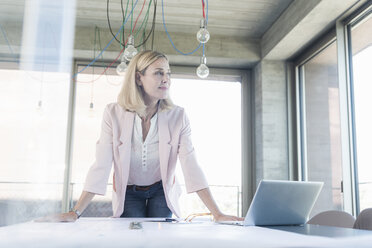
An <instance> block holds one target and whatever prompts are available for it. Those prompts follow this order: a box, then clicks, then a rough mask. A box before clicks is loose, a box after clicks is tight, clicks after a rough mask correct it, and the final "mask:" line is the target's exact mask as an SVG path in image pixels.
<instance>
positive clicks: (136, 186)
mask: <svg viewBox="0 0 372 248" xmlns="http://www.w3.org/2000/svg"><path fill="white" fill-rule="evenodd" d="M159 183H161V181H159V182H156V183H153V184H151V185H147V186H138V185H127V189H133V188H135V189H136V190H138V191H146V190H149V189H150V188H151V187H153V186H155V185H157V184H159Z"/></svg>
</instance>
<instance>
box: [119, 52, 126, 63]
mask: <svg viewBox="0 0 372 248" xmlns="http://www.w3.org/2000/svg"><path fill="white" fill-rule="evenodd" d="M120 62H122V63H123V62H124V63H127V60H126V59H125V57H124V54H122V55H121V60H120Z"/></svg>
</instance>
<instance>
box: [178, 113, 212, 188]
mask: <svg viewBox="0 0 372 248" xmlns="http://www.w3.org/2000/svg"><path fill="white" fill-rule="evenodd" d="M178 157H179V160H180V163H181V168H182V172H183V176H184V178H185V185H186V191H187V193H192V192H195V191H199V190H201V189H205V188H208V182H207V180H206V178H205V175H204V173H203V171H202V169H201V168H200V166H199V164H198V162H197V160H196V155H195V150H194V147H193V145H192V142H191V128H190V121H189V119H188V117H187V116H186V114H185V113H183V120H182V129H181V132H180V139H179V146H178Z"/></svg>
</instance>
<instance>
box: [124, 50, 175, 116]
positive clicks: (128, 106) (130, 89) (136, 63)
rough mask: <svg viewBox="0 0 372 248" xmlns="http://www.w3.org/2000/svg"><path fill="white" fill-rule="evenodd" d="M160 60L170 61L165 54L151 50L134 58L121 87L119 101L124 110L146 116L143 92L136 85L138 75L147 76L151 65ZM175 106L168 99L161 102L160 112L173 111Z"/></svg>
mask: <svg viewBox="0 0 372 248" xmlns="http://www.w3.org/2000/svg"><path fill="white" fill-rule="evenodd" d="M160 58H165V59H166V60H167V61H168V58H167V56H165V54H163V53H160V52H156V51H150V50H147V51H142V52H139V53H138V54H137V55H136V56H134V57H133V58H132V60H131V61H130V63H129V65H128V68H127V70H126V72H125V76H124V82H123V86H122V87H121V90H120V92H119V95H118V99H117V102H118V104H119V105H120V106H121V107H122V108H123V109H125V110H127V111H131V112H136V113H137V114H138V115H139V116H141V117H143V116H145V115H146V105H145V101H144V100H143V91H142V89H141V87H140V86H139V85H138V84H137V83H136V73H137V72H140V73H141V74H145V72H146V69H147V68H148V67H149V65H151V64H152V63H154V62H155V61H156V60H158V59H160ZM173 106H174V105H173V102H172V101H171V99H170V98H169V97H168V98H167V99H160V100H159V109H160V110H166V109H171V108H172V107H173Z"/></svg>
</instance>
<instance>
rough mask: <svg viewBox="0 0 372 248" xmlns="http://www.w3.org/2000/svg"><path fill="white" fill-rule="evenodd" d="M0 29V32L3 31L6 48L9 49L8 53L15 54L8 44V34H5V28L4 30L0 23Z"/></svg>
mask: <svg viewBox="0 0 372 248" xmlns="http://www.w3.org/2000/svg"><path fill="white" fill-rule="evenodd" d="M0 29H1V32H2V33H3V36H4V39H5V42H6V44H7V45H8V48H9V50H10V53H11V54H12V55H14V56H15V54H14V51H13V49H12V46H11V45H10V42H9V40H8V36H7V35H6V33H5V30H4V28H3V26H2V25H1V24H0Z"/></svg>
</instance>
